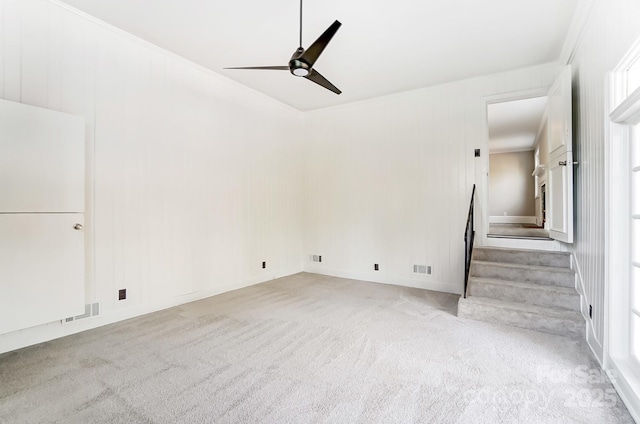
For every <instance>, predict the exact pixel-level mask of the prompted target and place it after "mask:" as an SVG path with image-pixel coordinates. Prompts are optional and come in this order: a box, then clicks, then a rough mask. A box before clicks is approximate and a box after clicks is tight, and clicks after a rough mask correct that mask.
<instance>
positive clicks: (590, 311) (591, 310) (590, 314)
mask: <svg viewBox="0 0 640 424" xmlns="http://www.w3.org/2000/svg"><path fill="white" fill-rule="evenodd" d="M589 318H591V319H593V306H591V305H589Z"/></svg>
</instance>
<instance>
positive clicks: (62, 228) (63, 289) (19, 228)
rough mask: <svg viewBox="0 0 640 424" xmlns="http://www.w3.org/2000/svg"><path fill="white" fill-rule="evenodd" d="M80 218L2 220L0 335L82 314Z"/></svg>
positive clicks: (43, 216)
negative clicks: (76, 226) (78, 228)
mask: <svg viewBox="0 0 640 424" xmlns="http://www.w3.org/2000/svg"><path fill="white" fill-rule="evenodd" d="M76 224H81V225H82V224H84V222H83V215H82V214H66V213H60V214H3V215H2V216H0V240H1V241H0V277H1V278H2V280H1V282H0V287H1V292H0V317H1V318H2V319H0V334H4V333H8V332H10V331H14V330H19V329H22V328H27V327H32V326H34V325H38V324H44V323H47V322H51V321H56V320H59V319H62V318H66V317H69V316H73V315H80V314H82V313H83V312H84V242H83V239H84V232H83V231H77V230H74V226H75V225H76Z"/></svg>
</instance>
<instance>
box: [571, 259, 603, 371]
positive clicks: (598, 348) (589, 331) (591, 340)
mask: <svg viewBox="0 0 640 424" xmlns="http://www.w3.org/2000/svg"><path fill="white" fill-rule="evenodd" d="M571 268H572V269H573V270H574V271H575V272H576V291H577V292H578V293H579V294H580V314H581V315H582V318H584V321H585V336H586V340H587V344H588V345H589V348H590V349H591V352H593V355H594V356H595V357H596V359H597V360H598V362H599V363H600V365H602V364H603V357H604V348H603V345H602V343H601V341H600V340H598V337H597V335H596V331H595V328H594V327H593V321H591V318H589V301H588V300H587V296H586V292H587V291H586V289H585V285H584V280H583V278H582V270H581V269H580V263H579V262H578V257H577V256H576V252H571Z"/></svg>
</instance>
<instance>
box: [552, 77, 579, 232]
mask: <svg viewBox="0 0 640 424" xmlns="http://www.w3.org/2000/svg"><path fill="white" fill-rule="evenodd" d="M548 119H549V121H548V131H549V132H548V139H549V164H548V166H549V175H548V182H549V197H548V213H547V216H548V219H549V237H551V238H553V239H556V240H559V241H563V242H565V243H573V154H572V132H571V125H572V124H571V68H570V67H569V66H567V67H565V68H564V70H563V71H562V73H561V74H560V75H559V76H558V78H557V79H556V82H555V83H554V84H553V86H552V87H551V89H550V90H549V118H548Z"/></svg>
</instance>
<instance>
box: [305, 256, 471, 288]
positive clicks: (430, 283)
mask: <svg viewBox="0 0 640 424" xmlns="http://www.w3.org/2000/svg"><path fill="white" fill-rule="evenodd" d="M305 272H309V273H313V274H320V275H328V276H331V277H339V278H348V279H351V280H360V281H368V282H371V283H379V284H391V285H394V286H404V287H413V288H416V289H425V290H432V291H438V292H444V293H453V294H462V291H463V283H461V284H460V285H456V284H451V283H445V282H442V281H437V280H433V279H432V277H416V278H408V277H397V276H389V275H386V274H384V273H381V272H377V273H376V275H374V274H372V273H364V272H353V271H348V270H342V269H334V268H329V267H324V266H318V265H317V264H315V263H314V264H309V265H307V266H306V267H305Z"/></svg>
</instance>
